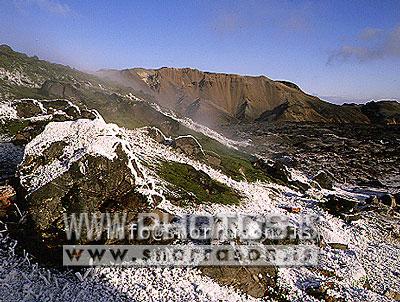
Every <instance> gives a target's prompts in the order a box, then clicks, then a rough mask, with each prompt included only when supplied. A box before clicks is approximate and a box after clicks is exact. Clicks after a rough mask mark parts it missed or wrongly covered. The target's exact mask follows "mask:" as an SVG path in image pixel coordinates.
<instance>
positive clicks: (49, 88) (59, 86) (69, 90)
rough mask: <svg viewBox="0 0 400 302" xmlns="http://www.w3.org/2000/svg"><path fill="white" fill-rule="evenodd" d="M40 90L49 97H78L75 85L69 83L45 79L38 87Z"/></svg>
mask: <svg viewBox="0 0 400 302" xmlns="http://www.w3.org/2000/svg"><path fill="white" fill-rule="evenodd" d="M40 92H41V93H42V94H44V95H47V96H49V97H57V98H78V97H79V91H78V89H77V87H75V86H74V85H72V84H70V83H64V82H58V81H53V80H47V81H45V82H44V83H43V85H42V87H41V88H40Z"/></svg>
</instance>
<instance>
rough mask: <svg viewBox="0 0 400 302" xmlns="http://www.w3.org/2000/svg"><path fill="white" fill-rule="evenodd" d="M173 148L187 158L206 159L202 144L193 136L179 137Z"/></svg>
mask: <svg viewBox="0 0 400 302" xmlns="http://www.w3.org/2000/svg"><path fill="white" fill-rule="evenodd" d="M173 147H174V148H175V149H177V150H178V151H180V152H182V153H184V154H186V155H187V156H190V157H193V158H197V159H201V158H204V157H205V154H204V151H203V148H202V147H201V145H200V143H199V142H198V141H197V140H196V139H195V138H194V137H193V136H191V135H187V136H180V137H177V138H176V139H175V140H174V142H173Z"/></svg>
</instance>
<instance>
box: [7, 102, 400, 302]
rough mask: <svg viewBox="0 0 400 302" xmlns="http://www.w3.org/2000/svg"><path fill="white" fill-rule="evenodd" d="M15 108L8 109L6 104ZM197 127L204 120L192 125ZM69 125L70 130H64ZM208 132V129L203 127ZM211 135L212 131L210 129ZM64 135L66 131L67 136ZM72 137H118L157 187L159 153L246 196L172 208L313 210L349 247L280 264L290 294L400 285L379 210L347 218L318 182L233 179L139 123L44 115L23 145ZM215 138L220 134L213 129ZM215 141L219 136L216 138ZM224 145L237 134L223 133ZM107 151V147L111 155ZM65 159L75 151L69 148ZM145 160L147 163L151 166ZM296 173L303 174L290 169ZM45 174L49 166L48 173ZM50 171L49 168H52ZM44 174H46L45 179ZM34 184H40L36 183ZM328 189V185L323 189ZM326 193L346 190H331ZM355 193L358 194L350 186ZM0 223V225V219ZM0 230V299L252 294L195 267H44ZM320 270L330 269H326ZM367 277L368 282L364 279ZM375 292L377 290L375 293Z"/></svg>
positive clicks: (353, 296) (365, 297)
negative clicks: (44, 122)
mask: <svg viewBox="0 0 400 302" xmlns="http://www.w3.org/2000/svg"><path fill="white" fill-rule="evenodd" d="M5 108H6V107H5V106H4V107H3V109H1V108H0V109H1V110H3V111H4V113H5V114H8V115H9V116H13V115H14V114H15V113H14V112H13V111H10V110H7V111H6V109H5ZM196 130H197V131H202V130H203V128H196ZM68 131H75V132H74V133H69V132H68ZM205 134H206V135H209V134H210V132H209V131H208V130H207V131H206V132H205ZM213 136H214V137H215V136H216V135H214V134H213ZM67 137H68V138H67ZM70 137H75V139H76V141H75V142H74V143H76V144H78V145H79V146H81V147H82V148H86V149H90V150H92V152H94V153H98V154H103V155H104V154H105V155H107V156H115V154H114V152H113V150H112V149H113V147H114V146H115V138H116V137H118V138H119V141H121V142H123V143H124V144H125V146H126V148H127V149H129V152H130V153H131V154H132V155H134V160H135V161H137V162H138V163H139V164H140V163H146V165H143V167H142V168H143V170H144V172H145V175H146V176H145V177H146V183H148V182H152V183H154V185H155V190H156V191H157V193H158V194H160V195H162V194H163V190H166V186H165V183H164V182H163V181H162V180H160V179H159V178H158V177H157V175H156V173H155V172H154V171H153V170H152V169H151V164H156V163H157V162H158V161H160V160H164V161H165V160H168V161H175V162H180V163H187V164H190V165H192V166H193V167H195V168H196V169H198V170H202V171H204V172H205V173H207V174H208V175H209V176H210V177H212V178H213V179H215V180H218V181H220V182H222V183H224V184H226V185H227V186H229V187H231V188H233V189H235V190H237V191H238V192H240V193H241V194H242V195H243V196H244V200H243V202H242V204H241V205H239V206H226V205H217V204H213V205H204V204H203V205H195V206H190V207H185V208H181V207H177V206H175V205H173V204H171V203H170V202H169V201H168V200H164V201H163V202H162V203H161V204H160V206H159V207H160V208H162V209H165V210H166V211H168V212H170V213H174V214H177V215H183V214H194V213H198V214H205V213H206V214H222V213H227V214H228V213H229V214H231V213H243V214H257V215H268V214H271V213H274V214H281V215H288V216H289V217H290V220H291V221H292V223H294V224H298V225H300V223H301V221H302V217H301V216H302V215H317V216H319V217H320V219H321V221H320V223H319V224H318V231H319V232H320V234H321V235H322V236H323V238H324V239H325V241H326V242H330V243H342V244H347V245H348V247H349V249H348V250H340V249H333V248H331V247H329V246H326V247H324V248H322V249H321V258H320V266H319V269H314V268H306V267H300V268H299V267H296V268H291V267H286V268H280V269H279V271H278V277H279V279H278V281H279V286H280V287H281V288H286V289H287V299H288V300H289V301H317V300H316V299H314V298H313V297H311V296H309V295H306V294H305V292H304V289H305V288H306V287H307V286H308V285H309V284H310V283H311V284H314V283H318V284H319V283H324V282H333V283H334V284H335V287H334V288H333V289H332V290H329V291H330V295H331V296H335V297H341V298H343V301H357V302H358V301H359V302H364V301H392V300H391V299H389V298H387V297H385V296H384V294H385V292H387V291H388V290H392V291H396V292H400V282H399V281H400V269H399V267H400V265H399V259H400V245H399V241H398V239H397V240H396V239H395V238H394V237H393V236H392V233H391V232H392V231H391V230H389V229H388V228H387V227H386V226H385V224H382V220H383V218H382V217H378V216H377V214H374V213H370V214H368V215H366V216H365V217H363V218H362V219H361V220H358V221H356V222H354V223H352V224H346V223H344V222H343V221H342V220H340V219H339V218H336V217H333V216H332V215H330V214H328V213H327V212H326V211H325V210H323V209H321V208H320V207H318V206H317V205H316V203H317V202H318V200H320V199H321V197H322V193H324V192H322V191H321V190H317V189H311V190H310V191H309V192H308V195H307V196H305V195H303V194H301V193H299V192H297V191H295V190H292V189H289V188H287V187H285V186H281V185H277V184H273V183H262V182H256V183H248V182H245V181H235V180H233V179H231V178H230V177H228V176H226V175H224V174H223V173H222V172H221V171H219V170H216V169H214V168H211V167H210V166H208V165H206V164H204V163H202V162H199V161H196V160H193V159H190V158H188V157H187V156H185V155H183V154H180V153H177V152H175V151H174V150H173V149H172V148H171V147H168V146H165V145H162V144H159V143H157V142H155V141H153V140H152V139H151V138H149V137H148V135H147V133H146V131H145V130H144V129H137V130H125V129H120V128H118V127H117V126H115V125H109V124H105V123H104V121H102V120H100V119H97V120H95V121H90V120H79V121H77V122H63V123H50V124H49V125H48V126H47V128H46V131H45V132H44V133H43V134H41V135H39V137H37V139H35V140H34V141H33V142H32V143H31V144H30V145H28V148H27V149H28V150H29V151H28V152H40V150H41V147H43V145H42V144H48V143H50V142H52V141H54V140H55V138H57V139H59V138H65V139H69V138H70ZM216 138H219V137H218V136H217V137H216ZM219 141H221V140H219ZM222 142H225V143H226V144H227V145H230V146H232V145H235V142H232V141H225V140H222ZM110 154H111V155H110ZM70 155H71V156H70V157H69V159H70V161H72V160H74V156H77V155H76V154H70ZM149 164H150V166H149ZM52 168H54V169H53V170H51V173H50V174H52V175H53V176H54V175H57V173H62V171H63V169H65V166H57V164H56V163H54V165H52ZM296 173H297V174H296V175H297V178H302V179H303V180H304V177H303V176H302V175H301V173H300V174H299V172H296ZM48 174H49V173H48ZM50 174H49V175H50ZM46 181H48V180H46ZM39 185H40V184H39ZM325 193H326V192H325ZM331 193H341V194H349V195H351V194H352V193H348V192H343V191H339V190H338V191H337V192H331ZM352 196H353V197H359V196H358V195H355V194H353V195H352ZM282 206H293V207H300V208H301V209H302V212H301V214H295V213H288V212H287V211H286V210H284V209H283V208H282ZM0 226H1V225H0ZM1 236H2V237H1V238H0V241H1V245H0V297H1V298H0V299H3V300H4V301H23V300H25V301H109V300H113V301H131V300H133V301H135V300H146V301H150V300H151V301H241V300H256V299H254V298H251V297H248V296H247V295H245V294H243V293H239V292H237V291H236V290H234V289H233V288H230V287H225V286H221V285H219V284H218V283H217V282H216V281H214V280H212V279H210V278H208V277H205V276H204V275H202V274H201V273H200V272H199V271H198V270H197V269H193V268H101V269H94V270H90V271H87V273H86V274H85V272H82V274H74V273H72V272H68V271H51V272H49V271H47V269H46V268H44V267H40V266H37V265H35V264H33V263H32V262H33V261H32V260H30V258H29V257H24V256H23V255H22V256H21V255H15V253H14V245H15V244H18V243H16V242H14V241H13V240H10V239H7V237H5V236H6V232H4V233H3V234H2V235H1ZM324 271H329V272H333V274H331V275H329V276H326V274H324V273H323V272H324ZM367 281H368V283H369V285H370V286H371V288H372V290H369V289H367V288H366V287H365V284H366V282H367ZM378 293H379V294H378Z"/></svg>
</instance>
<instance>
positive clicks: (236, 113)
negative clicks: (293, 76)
mask: <svg viewBox="0 0 400 302" xmlns="http://www.w3.org/2000/svg"><path fill="white" fill-rule="evenodd" d="M97 75H99V76H100V77H102V78H104V79H108V80H113V81H116V82H118V83H120V84H122V85H125V86H127V87H131V88H133V89H136V90H141V91H143V92H145V93H146V94H149V95H152V96H154V98H155V99H156V101H157V102H158V103H159V104H161V105H162V106H165V107H167V108H170V109H172V110H174V111H176V112H178V113H180V114H181V115H183V116H187V117H190V118H192V119H194V120H196V121H199V122H202V123H204V124H207V125H219V124H221V123H232V122H233V123H236V122H239V121H247V122H252V121H261V122H274V121H286V122H288V121H289V122H316V123H361V124H368V123H399V121H400V120H399V113H400V105H399V104H398V103H396V102H384V103H374V104H375V105H371V106H357V105H343V106H338V105H334V104H331V103H328V102H325V101H323V100H321V99H319V98H317V97H315V96H312V95H309V94H307V93H305V92H303V91H302V90H301V89H300V88H299V87H298V86H297V85H296V84H294V83H291V82H287V81H274V80H271V79H269V78H267V77H265V76H258V77H253V76H241V75H236V74H224V73H211V72H202V71H199V70H196V69H190V68H181V69H180V68H167V67H163V68H160V69H143V68H133V69H125V70H100V71H99V72H98V73H97ZM372 108H374V109H372ZM371 109H372V111H373V112H376V111H379V112H381V113H380V114H378V115H374V113H372V111H371Z"/></svg>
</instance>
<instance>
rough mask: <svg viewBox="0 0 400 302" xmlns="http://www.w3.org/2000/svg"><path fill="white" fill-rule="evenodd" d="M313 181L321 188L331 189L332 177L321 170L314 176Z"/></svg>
mask: <svg viewBox="0 0 400 302" xmlns="http://www.w3.org/2000/svg"><path fill="white" fill-rule="evenodd" d="M313 180H314V181H316V182H317V183H318V184H319V185H320V186H321V188H324V189H327V190H332V189H333V183H334V176H333V175H332V174H331V173H329V172H326V171H322V170H321V171H319V172H318V173H317V174H316V175H315V176H314V178H313Z"/></svg>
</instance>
